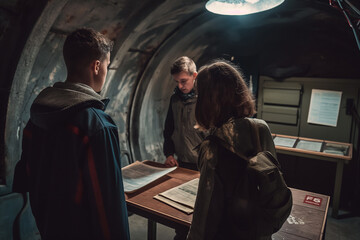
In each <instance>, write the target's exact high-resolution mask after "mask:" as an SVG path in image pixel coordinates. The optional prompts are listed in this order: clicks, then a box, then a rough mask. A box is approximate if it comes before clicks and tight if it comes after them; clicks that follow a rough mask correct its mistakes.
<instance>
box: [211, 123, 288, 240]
mask: <svg viewBox="0 0 360 240" xmlns="http://www.w3.org/2000/svg"><path fill="white" fill-rule="evenodd" d="M249 122H250V126H251V127H252V132H253V136H254V138H255V139H254V140H255V142H256V143H255V144H256V145H257V153H256V155H255V156H253V157H247V156H244V155H240V154H236V156H237V157H239V158H241V159H243V160H245V161H246V167H245V168H244V169H242V170H241V172H240V173H239V176H240V178H239V179H240V180H239V182H238V183H236V187H235V193H234V196H232V199H231V202H229V203H228V204H229V205H230V206H228V209H230V210H229V212H230V213H229V215H233V216H230V218H231V219H232V223H233V224H232V225H234V226H235V227H233V228H235V229H232V232H233V234H234V235H236V236H243V239H261V238H262V237H266V236H271V235H272V234H273V233H275V232H277V231H278V230H280V228H281V227H282V225H283V224H284V222H285V221H286V219H287V218H288V216H289V215H290V212H291V208H292V194H291V191H290V189H289V188H288V187H287V185H286V183H285V181H284V178H283V176H282V173H281V171H280V164H279V162H278V161H277V159H276V158H275V157H274V156H273V155H272V154H271V153H270V152H268V151H262V150H261V144H260V137H259V130H258V127H257V125H256V123H255V122H253V121H252V120H250V119H249ZM207 139H209V140H210V141H212V142H215V143H216V144H217V145H218V146H222V147H223V148H224V149H226V150H227V148H226V147H225V146H226V144H227V143H225V142H224V141H223V140H222V139H220V138H218V137H216V136H214V135H209V136H208V137H207ZM227 151H229V150H227ZM229 152H230V151H229ZM241 208H243V209H242V210H241ZM236 209H240V210H239V211H237V210H236ZM236 214H237V215H244V216H234V215H236ZM244 225H247V226H250V227H245V229H244V228H243V229H242V228H241V226H244ZM246 236H247V237H246Z"/></svg>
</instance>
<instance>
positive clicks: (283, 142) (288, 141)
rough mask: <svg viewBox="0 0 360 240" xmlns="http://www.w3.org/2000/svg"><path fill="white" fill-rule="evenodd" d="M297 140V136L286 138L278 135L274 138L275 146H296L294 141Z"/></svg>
mask: <svg viewBox="0 0 360 240" xmlns="http://www.w3.org/2000/svg"><path fill="white" fill-rule="evenodd" d="M295 142H296V138H285V137H278V136H276V137H275V139H274V144H275V146H283V147H289V148H292V147H294V143H295Z"/></svg>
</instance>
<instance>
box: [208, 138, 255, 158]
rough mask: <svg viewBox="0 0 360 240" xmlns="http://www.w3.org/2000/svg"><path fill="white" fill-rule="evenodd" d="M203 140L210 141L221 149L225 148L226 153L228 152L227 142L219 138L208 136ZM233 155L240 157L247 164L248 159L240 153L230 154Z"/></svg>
mask: <svg viewBox="0 0 360 240" xmlns="http://www.w3.org/2000/svg"><path fill="white" fill-rule="evenodd" d="M205 140H210V141H211V142H214V143H216V144H217V145H221V146H222V147H223V148H225V149H226V150H227V151H230V150H229V144H228V143H227V142H225V141H224V140H222V139H221V138H219V137H217V136H215V135H208V136H207V137H206V138H205ZM231 152H232V151H231ZM232 153H234V154H235V155H237V156H238V157H240V158H241V159H244V160H245V161H247V162H249V161H250V158H249V157H247V156H245V155H244V154H242V153H236V152H232Z"/></svg>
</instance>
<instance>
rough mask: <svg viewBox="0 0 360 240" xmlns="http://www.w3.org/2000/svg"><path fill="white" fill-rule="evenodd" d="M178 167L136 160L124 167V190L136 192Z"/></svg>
mask: <svg viewBox="0 0 360 240" xmlns="http://www.w3.org/2000/svg"><path fill="white" fill-rule="evenodd" d="M175 169H176V167H172V168H160V167H154V166H150V165H148V164H144V163H142V162H139V161H136V162H134V163H132V164H130V165H128V166H126V167H123V168H122V169H121V170H122V177H123V183H124V192H126V193H131V192H134V191H136V190H138V189H140V188H142V187H144V186H146V185H147V184H149V183H151V182H153V181H155V180H156V179H159V178H160V177H162V176H164V175H166V174H168V173H169V172H172V171H174V170H175Z"/></svg>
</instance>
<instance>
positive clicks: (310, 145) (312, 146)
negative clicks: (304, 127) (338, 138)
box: [296, 140, 322, 152]
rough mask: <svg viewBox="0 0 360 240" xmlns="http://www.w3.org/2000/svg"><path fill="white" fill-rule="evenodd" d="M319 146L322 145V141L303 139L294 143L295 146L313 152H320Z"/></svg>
mask: <svg viewBox="0 0 360 240" xmlns="http://www.w3.org/2000/svg"><path fill="white" fill-rule="evenodd" d="M321 146H322V142H314V141H305V140H300V141H299V142H298V143H297V144H296V148H299V149H304V150H309V151H315V152H320V150H321Z"/></svg>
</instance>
